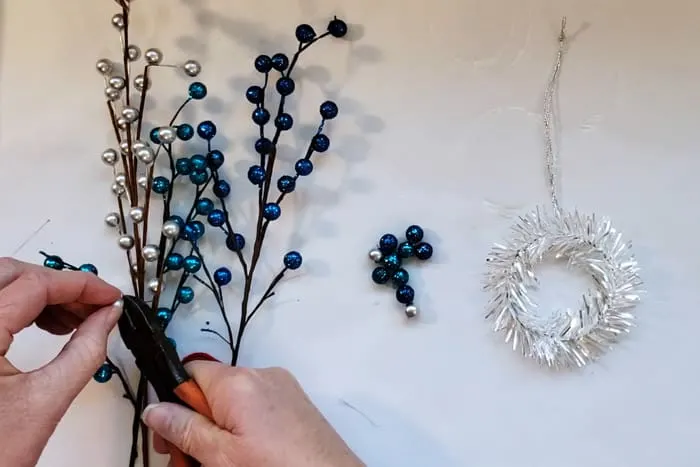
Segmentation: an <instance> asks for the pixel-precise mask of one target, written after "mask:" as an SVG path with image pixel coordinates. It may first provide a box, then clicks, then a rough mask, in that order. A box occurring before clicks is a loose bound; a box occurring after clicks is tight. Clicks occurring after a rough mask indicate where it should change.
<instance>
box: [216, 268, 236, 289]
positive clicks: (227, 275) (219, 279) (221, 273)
mask: <svg viewBox="0 0 700 467" xmlns="http://www.w3.org/2000/svg"><path fill="white" fill-rule="evenodd" d="M232 277H233V276H232V275H231V271H229V270H228V269H227V268H219V269H217V270H216V271H214V282H216V285H219V286H224V285H227V284H228V283H229V282H231V278H232Z"/></svg>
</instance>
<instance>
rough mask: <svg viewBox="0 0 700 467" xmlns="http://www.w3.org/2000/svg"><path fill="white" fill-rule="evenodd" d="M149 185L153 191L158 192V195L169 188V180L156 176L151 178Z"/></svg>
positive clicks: (164, 192)
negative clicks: (151, 181)
mask: <svg viewBox="0 0 700 467" xmlns="http://www.w3.org/2000/svg"><path fill="white" fill-rule="evenodd" d="M151 187H152V189H153V192H154V193H158V194H159V195H164V194H166V193H167V192H168V190H169V189H170V180H168V179H167V178H165V177H162V176H158V177H156V178H154V179H153V183H152V185H151Z"/></svg>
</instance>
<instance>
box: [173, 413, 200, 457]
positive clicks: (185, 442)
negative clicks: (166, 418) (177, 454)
mask: <svg viewBox="0 0 700 467" xmlns="http://www.w3.org/2000/svg"><path fill="white" fill-rule="evenodd" d="M171 423H172V424H173V425H174V426H172V425H171V427H170V431H171V432H173V433H179V436H180V440H181V441H180V442H181V443H182V449H183V450H185V452H188V453H190V454H192V453H193V452H194V450H196V449H197V448H198V443H197V433H196V430H195V429H194V422H193V420H192V418H191V417H188V418H187V419H185V420H184V421H182V423H181V424H180V426H177V422H176V421H175V420H172V421H171Z"/></svg>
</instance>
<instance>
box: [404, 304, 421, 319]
mask: <svg viewBox="0 0 700 467" xmlns="http://www.w3.org/2000/svg"><path fill="white" fill-rule="evenodd" d="M417 315H418V307H417V306H415V305H408V306H407V307H406V316H407V317H409V318H415V317H416V316H417Z"/></svg>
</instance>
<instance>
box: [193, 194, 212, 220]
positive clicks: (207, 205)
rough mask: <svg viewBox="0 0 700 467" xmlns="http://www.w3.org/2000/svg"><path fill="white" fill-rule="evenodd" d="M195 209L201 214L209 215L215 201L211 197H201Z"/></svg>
mask: <svg viewBox="0 0 700 467" xmlns="http://www.w3.org/2000/svg"><path fill="white" fill-rule="evenodd" d="M195 210H196V211H197V214H199V215H200V216H207V215H209V213H210V212H212V211H213V210H214V201H212V200H210V199H209V198H199V199H198V200H197V204H196V205H195Z"/></svg>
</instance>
